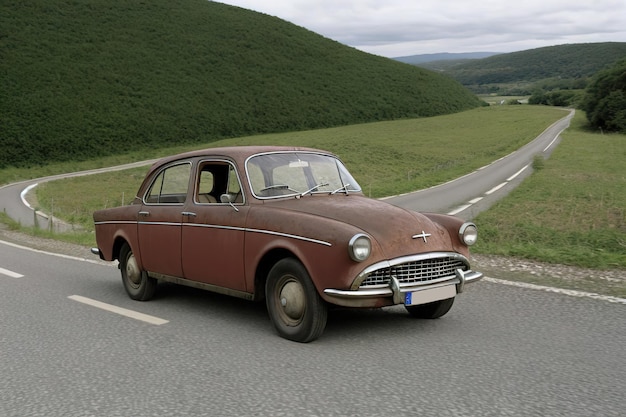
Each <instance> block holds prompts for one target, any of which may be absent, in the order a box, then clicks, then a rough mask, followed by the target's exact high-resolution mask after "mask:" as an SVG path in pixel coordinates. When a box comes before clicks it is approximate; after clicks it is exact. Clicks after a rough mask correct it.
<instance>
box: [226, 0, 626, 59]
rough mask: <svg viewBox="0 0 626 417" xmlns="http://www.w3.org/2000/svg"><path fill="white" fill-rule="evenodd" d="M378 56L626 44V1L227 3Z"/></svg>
mask: <svg viewBox="0 0 626 417" xmlns="http://www.w3.org/2000/svg"><path fill="white" fill-rule="evenodd" d="M222 2H223V3H227V4H231V5H236V6H239V7H243V8H246V9H251V10H256V11H259V12H262V13H266V14H269V15H272V16H278V17H280V18H282V19H284V20H287V21H289V22H292V23H294V24H296V25H299V26H303V27H305V28H307V29H309V30H312V31H314V32H316V33H319V34H321V35H323V36H326V37H328V38H330V39H333V40H336V41H338V42H341V43H343V44H346V45H350V46H353V47H355V48H358V49H361V50H363V51H366V52H370V53H374V54H377V55H382V56H387V57H396V56H404V55H416V54H425V53H437V52H476V51H493V52H512V51H518V50H524V49H533V48H538V47H542V46H551V45H560V44H564V43H584V42H610V41H613V42H626V2H625V1H623V0H588V1H585V2H573V1H571V0H567V1H566V0H523V1H519V2H515V3H511V2H506V1H501V0H482V1H481V2H468V1H466V0H420V1H406V0H386V1H382V0H272V1H263V2H261V1H258V0H223V1H222Z"/></svg>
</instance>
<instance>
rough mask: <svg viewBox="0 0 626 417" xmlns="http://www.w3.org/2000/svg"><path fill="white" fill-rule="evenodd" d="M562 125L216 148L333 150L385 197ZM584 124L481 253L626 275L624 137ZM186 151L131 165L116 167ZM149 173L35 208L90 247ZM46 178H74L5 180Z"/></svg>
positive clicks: (486, 228) (497, 218) (555, 112)
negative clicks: (72, 228)
mask: <svg viewBox="0 0 626 417" xmlns="http://www.w3.org/2000/svg"><path fill="white" fill-rule="evenodd" d="M563 115H564V112H563V111H562V110H559V109H556V108H547V107H537V106H497V107H489V108H480V109H475V110H471V111H467V112H463V113H459V114H455V115H448V116H438V117H433V118H426V119H411V120H399V121H394V122H380V123H371V124H363V125H353V126H347V127H342V128H333V129H323V130H315V131H307V132H297V133H288V134H275V135H261V136H252V137H245V138H237V139H229V140H224V141H220V142H215V143H212V144H211V146H226V145H245V144H290V145H300V146H311V147H317V148H322V149H328V150H331V151H333V152H335V153H337V154H338V155H339V156H340V157H341V158H342V159H343V160H344V162H345V163H346V164H347V166H348V167H349V169H350V170H351V172H352V173H353V174H354V175H355V177H356V179H357V180H358V181H359V182H360V183H361V186H362V187H363V189H364V192H365V193H366V194H369V195H370V196H372V197H382V196H387V195H394V194H398V193H403V192H407V191H412V190H416V189H421V188H424V187H428V186H431V185H434V184H438V183H441V182H445V181H447V180H450V179H452V178H456V177H458V176H460V175H463V174H465V173H467V172H470V171H472V170H474V169H476V168H478V167H480V166H483V165H485V164H486V163H489V162H491V161H493V160H495V159H498V158H499V157H501V156H504V155H506V154H508V153H510V152H511V151H513V150H515V149H517V148H519V147H520V146H521V145H523V144H524V143H526V142H528V141H529V140H531V139H533V138H534V137H536V136H537V135H538V134H539V133H540V132H541V131H543V130H544V129H545V128H546V127H547V126H548V125H550V124H551V123H552V122H553V121H555V120H557V119H559V118H561V117H562V116H563ZM584 123H585V120H584V115H583V114H582V113H581V112H578V113H577V115H576V117H575V119H574V121H573V123H572V126H571V127H570V129H568V130H567V131H566V132H565V133H564V134H563V135H562V138H563V139H562V141H561V144H560V145H559V146H558V147H557V149H556V150H555V152H554V153H553V155H552V157H551V158H550V159H548V160H547V161H545V162H543V163H542V164H536V166H537V167H538V168H541V169H538V170H537V172H535V173H534V174H533V175H532V176H531V177H530V178H529V179H527V180H526V181H525V182H524V183H523V184H522V186H521V187H519V188H518V189H517V190H515V191H514V192H513V193H511V194H510V196H509V197H507V198H506V199H505V200H502V201H501V202H500V203H498V204H497V205H495V206H494V207H493V208H492V209H491V210H489V211H487V212H485V213H482V214H480V215H479V216H478V217H477V218H476V219H475V221H476V223H477V224H478V226H479V228H480V229H481V239H480V240H479V243H478V245H477V246H476V247H475V252H477V253H485V254H501V255H507V256H517V257H521V258H529V259H535V260H541V261H547V262H554V263H563V264H569V265H575V266H581V267H589V268H612V269H620V270H621V269H625V270H626V255H625V253H626V246H625V245H626V220H625V213H624V208H625V207H626V187H624V185H625V184H626V166H625V165H624V163H623V161H624V160H625V158H624V157H625V156H626V137H625V136H624V135H600V134H596V133H589V132H587V131H585V128H584ZM182 150H185V149H183V148H176V149H160V150H158V151H155V153H154V154H150V155H147V154H144V155H141V156H138V155H129V156H125V157H119V158H117V159H116V162H115V163H117V164H120V163H124V162H134V161H135V160H141V159H139V158H143V159H146V158H154V157H157V156H162V155H167V154H171V153H176V152H179V151H182ZM107 163H108V164H110V165H113V163H111V159H107V160H97V161H92V162H91V164H86V165H82V166H75V167H74V170H81V169H88V168H95V167H99V166H104V165H106V164H107ZM146 169H147V167H142V168H137V169H133V170H129V171H121V172H114V173H110V174H103V175H97V176H88V177H78V178H73V179H67V180H60V181H54V182H49V183H45V184H42V185H40V186H39V187H38V188H37V194H36V195H37V200H38V201H37V203H36V204H37V206H38V207H39V208H41V209H42V210H43V211H45V212H48V213H52V214H54V215H55V216H58V217H61V218H63V219H66V220H68V221H69V222H71V223H74V224H76V225H77V226H78V227H79V228H80V229H81V230H82V231H81V232H76V233H72V234H71V235H68V236H57V237H58V238H63V239H69V240H72V241H78V242H81V243H83V244H85V245H92V244H93V232H92V231H93V225H92V219H91V213H92V212H93V210H96V209H99V208H104V207H112V206H117V205H120V204H125V203H128V202H129V201H130V199H132V197H133V196H134V193H135V191H136V189H137V187H138V185H139V183H140V181H141V180H142V179H143V176H144V173H145V171H146ZM41 170H45V171H47V172H46V174H45V175H48V174H51V173H56V172H55V171H59V172H62V171H63V170H68V168H67V166H63V165H60V166H50V167H46V168H43V169H42V168H40V169H38V170H30V171H28V172H26V171H19V172H18V171H10V172H0V178H7V177H22V178H25V177H29V176H30V177H37V176H41V175H39V174H41ZM68 171H69V170H68ZM37 173H38V174H37ZM2 175H4V177H2Z"/></svg>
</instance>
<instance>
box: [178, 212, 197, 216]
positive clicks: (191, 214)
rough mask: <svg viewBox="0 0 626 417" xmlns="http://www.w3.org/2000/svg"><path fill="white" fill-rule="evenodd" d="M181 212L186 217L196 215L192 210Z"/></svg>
mask: <svg viewBox="0 0 626 417" xmlns="http://www.w3.org/2000/svg"><path fill="white" fill-rule="evenodd" d="M181 214H182V215H183V216H187V217H196V213H194V212H193V211H183V212H182V213H181Z"/></svg>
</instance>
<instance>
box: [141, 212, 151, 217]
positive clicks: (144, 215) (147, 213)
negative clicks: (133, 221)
mask: <svg viewBox="0 0 626 417" xmlns="http://www.w3.org/2000/svg"><path fill="white" fill-rule="evenodd" d="M139 215H140V216H143V217H148V216H149V215H150V212H149V211H140V212H139Z"/></svg>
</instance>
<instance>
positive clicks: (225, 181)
mask: <svg viewBox="0 0 626 417" xmlns="http://www.w3.org/2000/svg"><path fill="white" fill-rule="evenodd" d="M223 195H227V196H228V198H229V201H230V202H232V203H242V202H243V196H242V193H241V184H240V182H239V177H238V176H237V171H236V170H235V167H234V166H233V165H231V164H230V163H228V162H225V161H207V162H204V163H201V164H200V172H199V175H198V184H197V186H196V193H195V201H196V203H199V204H207V203H208V204H213V203H222V202H223V201H222V196H223Z"/></svg>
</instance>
